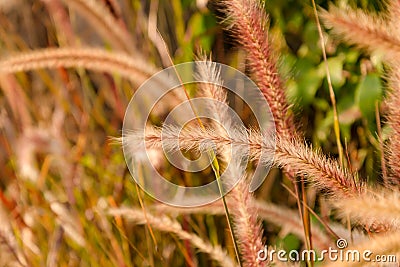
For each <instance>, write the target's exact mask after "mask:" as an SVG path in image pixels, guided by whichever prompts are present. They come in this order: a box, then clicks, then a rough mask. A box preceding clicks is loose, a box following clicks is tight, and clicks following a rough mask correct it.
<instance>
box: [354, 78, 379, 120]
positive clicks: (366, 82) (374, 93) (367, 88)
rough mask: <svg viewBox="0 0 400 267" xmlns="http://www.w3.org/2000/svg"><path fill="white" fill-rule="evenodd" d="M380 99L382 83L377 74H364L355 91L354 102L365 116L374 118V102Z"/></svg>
mask: <svg viewBox="0 0 400 267" xmlns="http://www.w3.org/2000/svg"><path fill="white" fill-rule="evenodd" d="M381 99H382V83H381V80H380V78H379V76H378V75H377V74H369V75H367V76H365V77H364V78H363V79H362V80H361V81H360V83H359V84H358V86H357V88H356V92H355V100H356V104H357V105H358V107H359V108H360V110H361V113H362V114H363V116H364V117H365V118H367V119H368V118H370V119H371V118H372V119H373V118H374V114H375V103H376V101H380V100H381Z"/></svg>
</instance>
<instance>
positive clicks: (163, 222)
mask: <svg viewBox="0 0 400 267" xmlns="http://www.w3.org/2000/svg"><path fill="white" fill-rule="evenodd" d="M105 212H106V213H107V214H108V215H111V216H122V217H124V218H126V219H128V220H131V221H133V222H134V223H136V224H146V223H150V225H151V226H152V227H153V228H154V229H157V230H159V231H163V232H168V233H172V234H175V235H176V236H178V237H179V238H180V239H182V240H188V241H190V242H191V243H192V244H193V245H194V246H195V247H197V248H198V249H199V250H200V251H201V252H204V253H206V254H208V255H210V257H211V258H212V259H213V260H215V261H216V262H218V264H219V265H220V266H223V267H225V266H228V267H229V266H237V265H236V264H235V263H234V262H233V261H232V259H231V258H230V257H229V256H228V255H227V253H226V252H225V251H224V250H223V249H222V248H221V247H220V246H213V245H211V244H210V243H209V242H208V241H205V240H203V239H202V238H200V237H199V236H198V235H196V234H192V233H189V232H186V231H184V230H183V229H182V226H181V225H180V223H179V222H177V221H176V220H172V219H170V218H168V217H167V216H154V215H152V214H150V213H147V216H146V217H145V216H144V214H143V212H142V211H141V210H139V209H133V208H110V209H108V210H106V211H105Z"/></svg>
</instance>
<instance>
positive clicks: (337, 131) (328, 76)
mask: <svg viewBox="0 0 400 267" xmlns="http://www.w3.org/2000/svg"><path fill="white" fill-rule="evenodd" d="M311 1H312V4H313V10H314V16H315V21H316V22H317V28H318V34H319V39H320V43H321V49H322V55H323V57H324V64H325V71H326V79H327V81H328V87H329V96H330V98H331V102H332V108H333V128H334V131H335V137H336V144H337V147H338V154H339V161H340V164H341V166H342V167H343V164H344V161H343V146H342V142H341V141H340V124H339V116H338V112H337V108H336V98H335V92H334V91H333V87H332V80H331V74H330V72H329V65H328V60H327V58H326V49H325V39H324V35H323V34H322V28H321V23H320V22H319V18H318V12H317V7H316V5H315V0H311Z"/></svg>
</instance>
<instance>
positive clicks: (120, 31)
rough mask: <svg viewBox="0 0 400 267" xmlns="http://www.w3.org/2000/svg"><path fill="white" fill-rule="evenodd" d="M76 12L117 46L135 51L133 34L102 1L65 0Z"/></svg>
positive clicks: (128, 50) (129, 51)
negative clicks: (130, 33) (131, 34)
mask: <svg viewBox="0 0 400 267" xmlns="http://www.w3.org/2000/svg"><path fill="white" fill-rule="evenodd" d="M63 1H64V3H65V4H66V5H68V6H70V7H71V8H73V9H74V10H75V11H76V12H79V13H81V14H82V17H84V18H86V19H87V20H88V21H89V22H90V23H91V24H92V25H93V29H96V30H98V31H99V33H100V34H101V35H102V36H103V38H105V39H106V40H108V41H109V42H110V43H111V44H112V45H113V46H115V47H116V48H118V49H120V50H123V51H125V52H128V53H133V52H134V51H135V46H134V43H133V41H132V38H131V36H130V35H129V33H128V32H127V31H126V29H125V28H123V27H122V25H121V24H119V23H118V22H117V20H116V19H115V18H114V17H113V15H112V14H111V13H110V12H109V10H108V9H107V7H106V6H104V5H103V4H102V3H101V1H96V0H63Z"/></svg>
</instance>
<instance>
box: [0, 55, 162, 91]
mask: <svg viewBox="0 0 400 267" xmlns="http://www.w3.org/2000/svg"><path fill="white" fill-rule="evenodd" d="M58 67H65V68H86V69H89V70H94V71H103V72H108V73H112V72H115V73H118V74H120V75H121V76H123V77H125V78H127V79H129V80H130V81H132V82H133V83H135V84H138V85H139V84H141V83H142V82H144V81H145V80H147V79H148V78H149V77H151V75H153V74H154V73H155V72H156V70H155V69H154V68H152V67H151V66H149V64H148V63H146V62H144V61H142V60H140V59H135V58H132V57H130V56H128V55H126V54H123V53H116V52H106V51H105V50H102V49H94V48H54V49H52V48H49V49H43V50H37V51H33V52H25V53H20V54H16V55H13V56H9V57H7V58H5V59H2V60H1V61H0V73H15V72H21V71H31V70H37V69H41V68H58Z"/></svg>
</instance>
